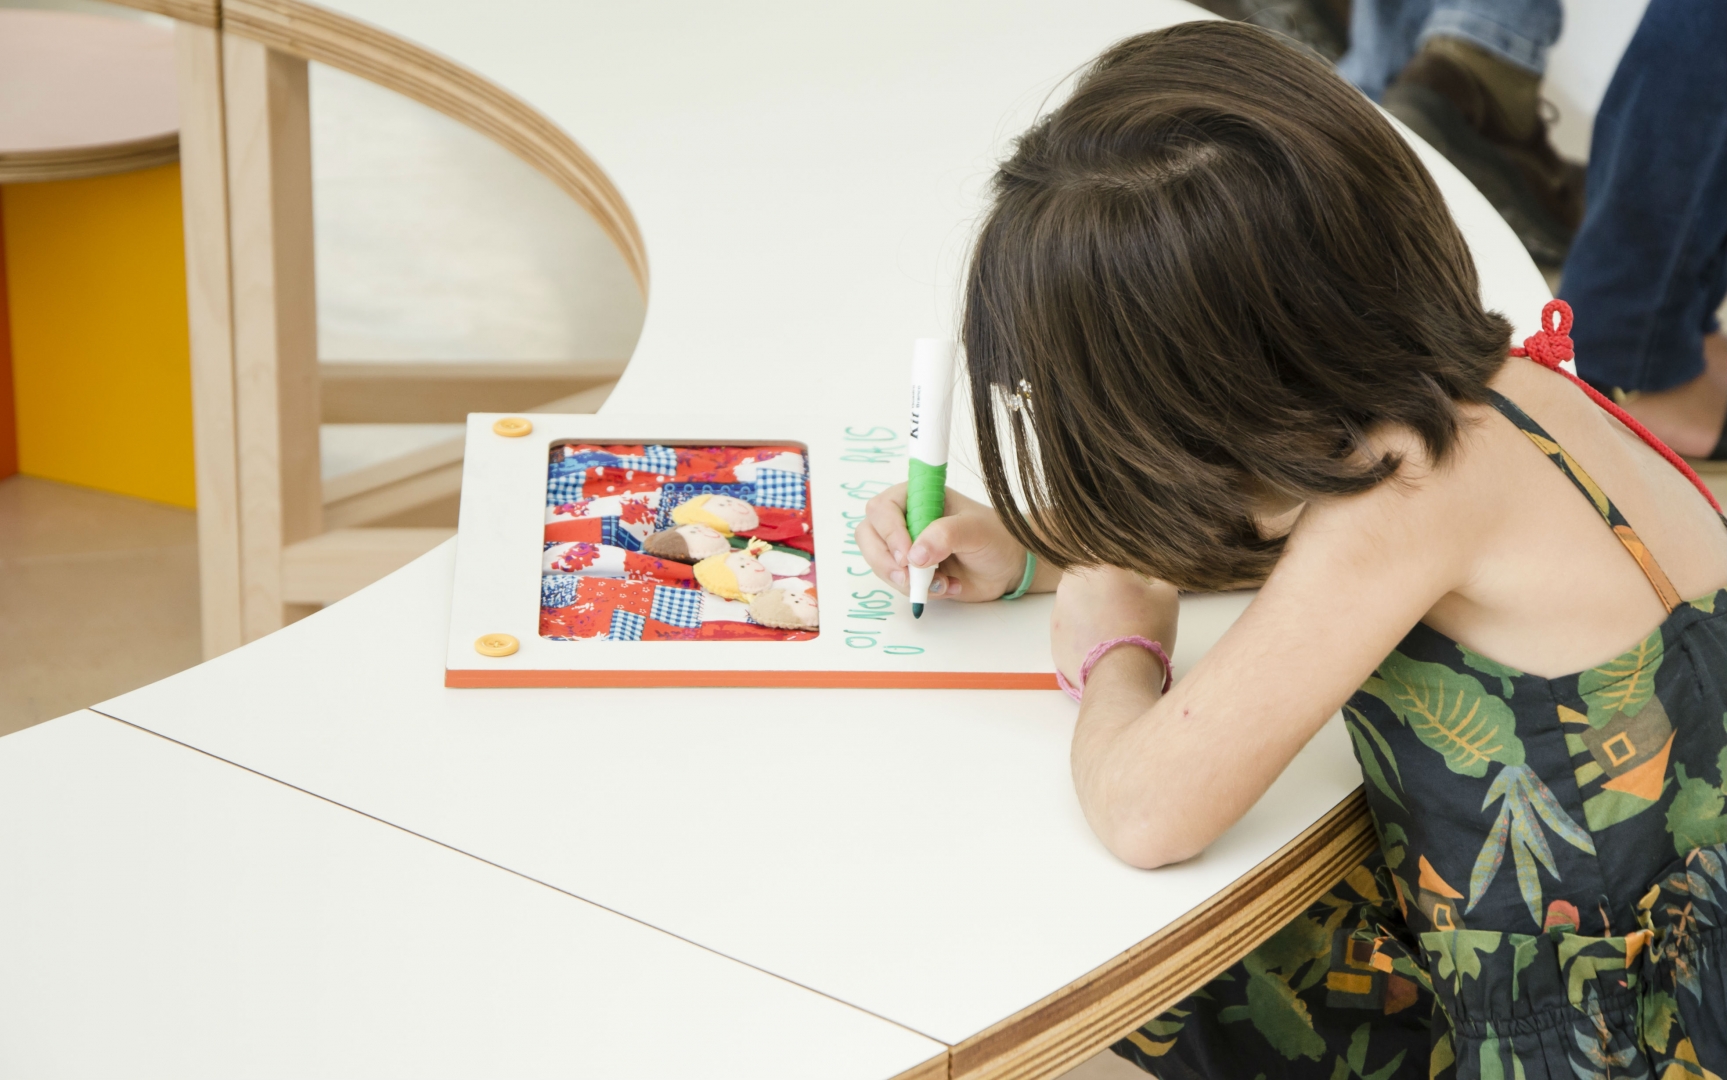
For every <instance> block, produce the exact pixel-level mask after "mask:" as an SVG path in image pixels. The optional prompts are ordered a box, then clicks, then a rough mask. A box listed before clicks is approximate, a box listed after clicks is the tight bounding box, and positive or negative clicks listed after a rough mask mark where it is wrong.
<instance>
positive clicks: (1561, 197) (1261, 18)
mask: <svg viewBox="0 0 1727 1080" xmlns="http://www.w3.org/2000/svg"><path fill="white" fill-rule="evenodd" d="M1205 6H1206V7H1208V8H1209V9H1210V10H1212V11H1214V12H1216V13H1217V14H1219V15H1223V16H1226V17H1228V18H1233V19H1240V20H1243V21H1246V22H1252V23H1256V24H1258V25H1260V26H1263V27H1265V28H1267V29H1269V30H1276V31H1278V32H1280V33H1283V34H1285V35H1287V36H1289V37H1292V38H1295V39H1296V40H1297V41H1300V42H1301V43H1302V44H1305V45H1307V46H1308V47H1309V48H1311V49H1313V50H1314V51H1315V52H1317V53H1319V54H1320V55H1321V56H1324V57H1325V58H1326V59H1328V60H1332V61H1335V62H1336V63H1337V70H1338V72H1339V73H1340V74H1342V75H1343V76H1344V78H1346V79H1348V80H1349V81H1350V82H1352V83H1354V84H1355V85H1356V86H1357V87H1359V88H1360V89H1361V91H1362V92H1363V93H1365V94H1366V95H1367V96H1368V97H1370V98H1372V99H1373V100H1374V101H1376V102H1379V103H1380V104H1382V105H1384V106H1385V109H1386V111H1387V112H1389V113H1391V114H1392V115H1393V116H1395V117H1397V118H1398V119H1399V120H1401V121H1403V122H1404V123H1405V124H1407V125H1409V127H1410V129H1411V130H1413V131H1414V132H1415V133H1416V134H1417V135H1420V136H1421V137H1422V138H1423V139H1424V140H1426V141H1427V142H1428V143H1429V144H1430V145H1432V147H1433V148H1434V149H1435V150H1438V151H1439V152H1440V153H1441V154H1443V155H1445V157H1446V159H1447V160H1449V161H1450V162H1451V163H1452V164H1453V165H1455V166H1457V168H1458V170H1459V171H1460V172H1462V173H1463V175H1465V176H1467V177H1468V178H1469V180H1470V182H1471V183H1473V184H1474V185H1475V186H1476V188H1478V189H1479V190H1480V191H1481V193H1482V194H1483V195H1485V196H1487V199H1488V201H1489V202H1491V203H1492V204H1493V207H1494V209H1496V210H1498V211H1499V213H1500V216H1502V217H1503V218H1504V219H1505V220H1506V222H1507V223H1508V224H1510V226H1511V227H1512V229H1514V230H1515V231H1516V232H1517V235H1518V237H1519V238H1520V239H1521V240H1522V241H1523V246H1524V247H1525V248H1527V249H1528V251H1529V254H1530V256H1531V257H1532V258H1534V259H1535V261H1536V262H1537V263H1538V264H1540V265H1541V266H1542V267H1543V268H1544V269H1546V270H1557V269H1558V268H1559V266H1560V265H1561V264H1562V263H1563V262H1564V261H1565V257H1566V254H1567V252H1568V251H1569V249H1570V246H1571V241H1572V238H1573V236H1574V235H1575V234H1576V232H1577V228H1578V224H1579V223H1580V222H1581V221H1582V219H1583V179H1584V173H1583V166H1581V165H1579V164H1577V163H1575V162H1571V161H1566V160H1565V159H1564V158H1561V157H1560V156H1559V154H1558V152H1557V151H1555V150H1554V149H1553V143H1552V141H1551V140H1550V138H1549V137H1548V125H1549V123H1550V121H1551V114H1546V113H1545V109H1546V108H1547V107H1546V106H1545V105H1544V102H1543V101H1542V99H1541V78H1542V75H1543V74H1544V73H1545V72H1546V70H1547V54H1548V51H1549V50H1550V49H1551V48H1552V47H1553V43H1554V42H1556V41H1558V40H1559V31H1560V29H1561V27H1562V25H1563V13H1562V11H1561V9H1560V4H1559V0H1354V3H1353V4H1351V3H1350V2H1349V0H1206V3H1205Z"/></svg>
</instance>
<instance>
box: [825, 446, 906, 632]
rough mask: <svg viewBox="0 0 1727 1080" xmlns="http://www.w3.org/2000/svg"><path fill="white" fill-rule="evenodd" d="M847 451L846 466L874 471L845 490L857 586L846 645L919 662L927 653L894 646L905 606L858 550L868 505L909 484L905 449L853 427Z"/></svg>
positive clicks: (848, 554)
mask: <svg viewBox="0 0 1727 1080" xmlns="http://www.w3.org/2000/svg"><path fill="white" fill-rule="evenodd" d="M841 440H842V442H843V444H844V447H845V450H844V452H843V453H842V454H841V455H840V460H841V461H843V462H846V463H848V464H851V465H866V466H869V469H868V474H869V475H867V476H863V477H858V476H856V474H852V475H853V478H852V479H849V480H846V481H844V482H842V483H841V484H840V485H839V488H840V491H842V492H843V493H844V494H845V498H843V499H841V500H840V506H839V517H840V522H841V526H842V531H841V535H842V536H843V537H844V538H845V539H844V542H843V544H842V545H841V548H840V554H841V556H843V559H844V562H843V565H844V567H845V572H846V578H847V581H848V582H849V583H850V584H851V585H852V588H851V590H850V595H849V596H848V597H847V598H846V608H847V610H846V616H845V629H844V631H843V633H844V636H845V643H846V645H847V646H848V647H850V648H853V649H880V650H881V652H882V654H883V655H885V656H916V655H918V654H919V653H921V652H923V648H922V647H921V646H918V645H902V644H896V643H894V642H893V641H892V640H891V636H892V633H893V631H894V630H896V629H903V628H904V627H905V622H906V615H907V612H906V610H905V605H904V604H903V603H901V602H900V598H899V594H898V593H896V592H894V591H893V590H892V589H890V588H888V587H886V586H885V585H883V584H881V583H880V582H878V581H877V580H876V576H875V572H874V571H873V570H871V569H870V568H869V563H867V562H865V561H864V557H863V552H862V551H860V550H858V546H857V540H856V539H855V538H854V535H853V534H854V533H855V532H856V531H857V527H858V523H859V522H861V521H863V519H864V508H863V504H864V503H866V502H868V501H869V500H870V499H873V498H875V497H876V496H877V495H879V494H881V493H882V492H884V491H886V490H887V489H888V488H890V487H892V486H894V485H895V484H897V483H899V482H900V481H901V480H903V479H905V466H904V465H903V464H901V462H903V460H904V458H905V450H906V448H905V443H904V442H902V441H900V436H899V432H897V431H895V430H894V429H893V428H887V427H880V426H874V427H871V426H864V425H853V426H848V427H847V428H846V429H845V431H844V433H843V434H842V435H841Z"/></svg>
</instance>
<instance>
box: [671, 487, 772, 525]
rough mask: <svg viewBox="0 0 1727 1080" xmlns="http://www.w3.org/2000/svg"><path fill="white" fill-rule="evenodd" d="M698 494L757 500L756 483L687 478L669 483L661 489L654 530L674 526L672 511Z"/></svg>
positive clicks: (748, 501)
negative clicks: (721, 482)
mask: <svg viewBox="0 0 1727 1080" xmlns="http://www.w3.org/2000/svg"><path fill="white" fill-rule="evenodd" d="M697 495H730V496H731V497H732V498H734V499H742V500H743V501H744V502H747V503H753V502H755V501H756V486H755V485H754V484H713V483H707V482H698V481H695V480H685V481H682V482H680V483H675V484H667V485H666V486H665V487H663V488H661V489H660V513H659V517H657V518H655V519H654V531H655V532H658V531H660V530H661V529H669V528H671V527H672V511H673V510H675V509H677V507H678V504H679V503H686V502H689V501H690V500H691V499H693V498H695V497H696V496H697Z"/></svg>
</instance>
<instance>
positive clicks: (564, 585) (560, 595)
mask: <svg viewBox="0 0 1727 1080" xmlns="http://www.w3.org/2000/svg"><path fill="white" fill-rule="evenodd" d="M546 546H547V547H551V546H552V545H551V544H547V545H546ZM579 580H581V579H580V578H578V577H577V576H576V575H575V574H544V575H541V577H540V606H541V607H544V608H561V607H569V606H570V605H571V604H573V603H575V602H576V582H577V581H579Z"/></svg>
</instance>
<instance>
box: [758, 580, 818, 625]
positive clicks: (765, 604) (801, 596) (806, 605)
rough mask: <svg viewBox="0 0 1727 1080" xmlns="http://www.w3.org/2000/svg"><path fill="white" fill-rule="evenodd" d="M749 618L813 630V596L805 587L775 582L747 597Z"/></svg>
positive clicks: (815, 614)
mask: <svg viewBox="0 0 1727 1080" xmlns="http://www.w3.org/2000/svg"><path fill="white" fill-rule="evenodd" d="M750 618H752V619H754V620H755V621H756V622H759V623H761V624H762V625H763V626H772V627H774V628H776V629H779V630H814V629H816V628H817V625H818V622H819V619H818V615H817V610H816V598H815V597H814V596H812V595H810V592H809V590H807V589H788V588H785V587H783V583H782V584H776V585H775V586H774V587H773V588H771V589H765V590H763V591H762V592H759V593H757V594H756V595H755V596H754V597H753V598H751V600H750Z"/></svg>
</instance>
